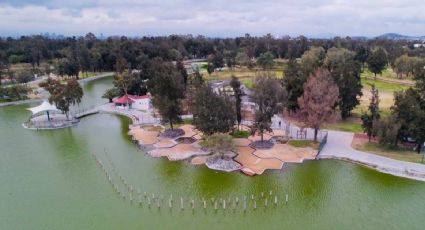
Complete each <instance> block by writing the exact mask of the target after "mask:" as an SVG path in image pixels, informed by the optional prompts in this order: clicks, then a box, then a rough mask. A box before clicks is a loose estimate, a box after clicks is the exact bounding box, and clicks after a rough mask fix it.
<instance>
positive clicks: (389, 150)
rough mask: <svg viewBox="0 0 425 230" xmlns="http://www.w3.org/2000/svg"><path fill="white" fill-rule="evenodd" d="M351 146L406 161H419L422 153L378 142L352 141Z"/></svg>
mask: <svg viewBox="0 0 425 230" xmlns="http://www.w3.org/2000/svg"><path fill="white" fill-rule="evenodd" d="M353 148H354V149H356V150H359V151H363V152H368V153H373V154H376V155H379V156H383V157H388V158H391V159H395V160H400V161H408V162H413V163H421V160H422V154H417V153H416V152H415V151H412V150H408V149H404V148H400V147H388V146H384V145H381V144H378V143H373V142H372V143H368V142H367V140H366V141H365V143H354V142H353Z"/></svg>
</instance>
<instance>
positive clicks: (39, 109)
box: [28, 101, 60, 115]
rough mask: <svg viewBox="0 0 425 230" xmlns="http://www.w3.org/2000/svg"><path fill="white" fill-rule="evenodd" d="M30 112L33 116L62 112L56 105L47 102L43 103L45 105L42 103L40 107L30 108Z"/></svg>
mask: <svg viewBox="0 0 425 230" xmlns="http://www.w3.org/2000/svg"><path fill="white" fill-rule="evenodd" d="M28 110H29V111H31V112H32V114H33V115H34V114H37V113H40V112H47V111H60V110H59V109H58V108H56V106H55V105H52V104H50V103H49V102H47V101H43V103H41V105H39V106H36V107H32V108H28Z"/></svg>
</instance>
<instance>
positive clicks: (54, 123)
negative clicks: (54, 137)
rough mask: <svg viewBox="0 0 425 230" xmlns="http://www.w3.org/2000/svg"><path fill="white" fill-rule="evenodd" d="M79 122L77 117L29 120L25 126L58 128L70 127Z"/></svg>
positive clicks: (29, 127)
mask: <svg viewBox="0 0 425 230" xmlns="http://www.w3.org/2000/svg"><path fill="white" fill-rule="evenodd" d="M77 123H78V120H77V119H70V120H60V121H27V122H25V123H24V126H25V127H26V128H28V129H58V128H66V127H70V126H72V125H75V124H77Z"/></svg>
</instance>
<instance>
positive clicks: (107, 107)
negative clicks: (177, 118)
mask: <svg viewBox="0 0 425 230" xmlns="http://www.w3.org/2000/svg"><path fill="white" fill-rule="evenodd" d="M97 108H98V110H99V112H100V113H113V114H119V115H123V116H126V117H129V118H130V119H131V120H132V121H133V125H141V124H159V123H160V119H159V118H155V117H153V116H152V114H151V113H150V112H142V111H139V110H134V109H125V108H117V107H115V106H114V105H113V103H108V104H104V105H100V106H98V107H97Z"/></svg>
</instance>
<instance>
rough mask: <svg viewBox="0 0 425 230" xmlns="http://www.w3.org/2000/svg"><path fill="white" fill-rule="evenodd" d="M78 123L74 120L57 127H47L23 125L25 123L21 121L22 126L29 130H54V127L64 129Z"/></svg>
mask: <svg viewBox="0 0 425 230" xmlns="http://www.w3.org/2000/svg"><path fill="white" fill-rule="evenodd" d="M77 124H78V122H74V123H70V124H67V125H64V126H58V127H48V128H31V127H28V126H27V125H25V123H22V127H24V128H25V129H29V130H37V131H38V130H55V129H65V128H69V127H73V126H76V125H77Z"/></svg>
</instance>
